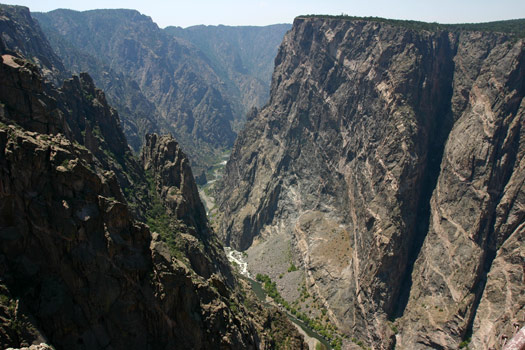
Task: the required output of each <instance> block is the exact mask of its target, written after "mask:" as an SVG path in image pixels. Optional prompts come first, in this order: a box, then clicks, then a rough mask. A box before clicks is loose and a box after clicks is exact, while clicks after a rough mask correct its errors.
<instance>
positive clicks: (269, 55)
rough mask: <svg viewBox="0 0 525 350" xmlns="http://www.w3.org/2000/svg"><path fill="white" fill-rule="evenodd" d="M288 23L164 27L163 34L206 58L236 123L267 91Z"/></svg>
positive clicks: (242, 120)
mask: <svg viewBox="0 0 525 350" xmlns="http://www.w3.org/2000/svg"><path fill="white" fill-rule="evenodd" d="M290 28H291V24H274V25H270V26H264V27H252V26H235V27H230V26H224V25H220V26H205V25H198V26H193V27H188V28H180V27H166V28H165V29H164V30H165V31H166V33H169V34H172V35H174V36H176V37H178V38H181V39H185V40H187V41H189V42H190V43H192V44H193V45H195V46H196V47H197V48H199V50H201V51H202V52H203V53H204V54H205V55H206V57H208V58H209V61H210V64H211V66H212V67H213V69H214V70H215V72H216V73H217V74H218V75H219V76H220V77H221V79H222V81H223V82H224V83H225V84H226V86H227V92H228V94H227V98H228V100H229V101H230V103H231V104H232V106H233V109H234V111H235V115H236V122H237V123H236V124H237V125H238V126H241V124H242V122H244V116H245V115H246V114H247V113H248V111H249V110H250V109H251V108H253V107H257V108H259V107H261V106H263V105H264V104H265V103H266V102H267V101H268V97H269V92H270V82H271V78H272V72H273V66H274V64H273V63H274V62H273V61H274V59H275V56H276V55H277V49H278V48H279V44H280V43H281V41H282V40H283V36H284V34H285V33H286V32H287V31H288V30H289V29H290Z"/></svg>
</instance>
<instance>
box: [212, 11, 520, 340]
mask: <svg viewBox="0 0 525 350" xmlns="http://www.w3.org/2000/svg"><path fill="white" fill-rule="evenodd" d="M472 29H476V28H474V27H472ZM478 29H479V28H478ZM275 65H276V66H275V71H274V74H273V80H272V89H271V94H270V102H269V104H268V105H267V106H266V107H265V108H263V109H262V110H261V111H260V112H259V113H258V114H257V116H255V117H254V118H253V119H251V120H249V121H248V123H247V124H246V126H245V129H244V130H243V132H242V133H240V135H239V137H238V139H237V141H236V143H235V146H234V149H233V151H232V154H231V158H230V160H229V162H228V164H227V166H226V174H225V176H224V179H223V182H222V184H221V189H220V193H219V205H220V211H221V212H222V219H221V223H220V225H221V227H220V231H219V234H220V235H221V238H223V240H224V242H225V243H226V244H227V245H231V246H233V247H235V248H237V249H242V250H245V249H248V248H250V247H251V248H250V249H249V250H248V255H249V256H250V257H252V256H255V255H258V257H259V258H260V259H259V260H257V259H255V260H254V261H258V263H257V264H256V266H255V265H252V266H251V267H252V269H254V270H257V271H260V272H264V273H268V274H270V275H272V276H273V277H272V278H274V280H276V281H277V284H278V285H279V279H280V278H281V277H282V275H283V274H286V267H287V266H286V267H284V270H283V271H275V266H273V267H271V266H269V265H271V264H269V262H268V263H267V264H265V263H261V261H263V262H264V256H272V255H271V252H272V251H275V250H276V249H281V250H282V254H281V255H283V254H290V255H291V258H290V259H291V261H292V262H295V263H296V264H300V265H301V267H302V269H301V270H302V271H303V274H304V281H305V284H306V287H307V289H308V291H309V292H310V293H311V294H314V295H315V296H316V299H317V300H318V302H319V303H320V304H321V305H323V307H325V308H326V309H327V315H328V316H329V317H330V319H331V320H332V321H333V322H334V323H335V324H336V325H337V326H338V328H339V329H340V330H341V331H342V332H344V333H346V334H348V335H349V336H350V337H354V340H356V341H358V342H361V344H368V346H370V347H372V348H374V349H383V348H386V349H388V348H393V347H394V346H396V348H401V349H456V348H458V346H459V344H460V343H461V342H467V341H468V338H469V337H470V335H471V334H472V342H473V344H477V346H480V348H483V349H485V348H488V347H490V346H493V344H494V341H495V340H496V339H497V338H498V336H500V332H501V331H502V330H504V329H506V327H512V323H513V322H516V321H520V320H521V321H522V319H523V306H524V294H523V293H524V292H523V288H522V283H523V278H524V271H523V269H522V268H520V267H519V266H523V263H524V259H525V258H524V256H525V251H524V246H523V243H522V242H523V236H524V233H525V231H524V227H525V226H524V225H525V223H524V220H525V210H524V201H525V198H524V196H523V193H524V188H523V186H524V181H523V178H524V176H525V169H524V168H523V166H524V163H523V159H524V157H523V155H524V153H523V152H524V148H525V142H524V141H525V139H524V137H525V130H524V128H523V125H524V122H525V113H524V111H525V110H524V107H525V102H524V101H525V99H524V96H525V85H524V81H525V79H524V78H525V42H524V40H523V39H517V38H516V37H513V36H512V35H511V34H502V33H495V32H483V31H466V30H459V29H458V28H456V27H452V26H451V27H446V26H437V27H435V28H434V27H433V25H426V24H421V23H418V24H417V25H415V24H414V23H406V22H395V21H386V20H377V19H373V20H363V19H345V18H342V19H335V18H316V17H311V18H310V17H299V18H297V19H296V20H295V22H294V25H293V28H292V30H291V31H290V32H289V33H288V34H287V35H286V36H285V39H284V41H283V43H282V45H281V48H280V50H279V53H278V55H277V58H276V60H275ZM287 242H291V244H290V246H289V247H288V246H286V247H284V248H283V247H282V246H283V245H286V244H288V243H287ZM276 247H277V248H276ZM279 247H281V248H279ZM281 268H282V267H281ZM279 274H281V275H280V277H279V278H277V275H279ZM285 279H286V278H285ZM285 279H283V281H284V280H285ZM503 283H504V286H502V284H503ZM280 288H281V289H283V288H284V289H286V288H287V287H286V286H285V285H281V286H280ZM499 288H504V290H503V291H501V290H499ZM491 344H492V345H491Z"/></svg>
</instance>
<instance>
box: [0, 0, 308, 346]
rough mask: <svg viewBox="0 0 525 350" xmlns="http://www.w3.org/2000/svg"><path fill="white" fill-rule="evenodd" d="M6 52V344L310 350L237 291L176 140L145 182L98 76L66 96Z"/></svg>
mask: <svg viewBox="0 0 525 350" xmlns="http://www.w3.org/2000/svg"><path fill="white" fill-rule="evenodd" d="M15 10H17V11H18V10H19V8H15ZM9 11H11V10H9V9H8V11H7V12H5V13H4V15H5V16H6V18H8V19H9V20H12V21H16V17H13V16H11V14H10V12H9ZM25 11H27V9H25ZM3 20H5V19H4V18H3ZM10 37H14V36H13V35H10ZM9 46H11V44H10V45H9ZM7 47H8V45H7V44H6V43H5V42H4V41H3V39H0V49H1V52H0V54H1V55H2V56H1V59H0V80H1V81H2V84H1V85H0V347H1V348H30V349H48V348H50V347H51V346H52V347H53V348H56V349H179V348H180V349H189V348H191V349H210V348H216V347H219V348H225V349H240V348H246V349H257V348H267V347H271V346H275V341H276V339H279V340H280V341H282V342H283V343H288V344H292V345H293V346H294V347H295V348H298V349H301V348H303V346H304V344H303V341H302V337H301V336H300V335H299V334H298V333H297V332H295V330H294V329H293V328H291V325H290V324H289V323H288V321H287V320H286V318H285V316H284V315H283V314H282V313H279V312H277V313H276V314H275V315H271V314H270V312H269V311H266V310H262V309H261V306H260V305H258V304H257V303H255V302H254V301H253V300H252V299H251V298H250V296H249V295H248V296H247V295H245V293H243V292H242V291H241V289H240V287H239V284H238V281H237V280H236V279H235V277H234V276H233V274H232V271H231V270H230V267H229V265H228V264H227V261H226V257H225V255H224V252H223V251H222V248H221V246H220V244H218V241H217V238H216V237H215V235H214V233H213V232H212V231H210V230H209V229H208V224H207V222H206V221H205V216H204V217H202V213H201V211H199V210H201V208H202V204H201V203H200V202H199V201H198V195H197V193H196V192H192V191H193V190H195V183H194V181H193V179H192V178H191V170H190V168H189V167H188V166H187V164H188V160H187V159H186V158H185V157H184V155H183V154H182V153H180V152H172V150H173V149H174V148H173V144H174V142H173V140H172V139H170V138H165V137H158V136H151V137H150V138H149V139H150V140H153V139H155V140H162V142H160V143H158V144H157V145H161V144H162V145H164V146H166V147H158V148H155V146H154V145H153V144H152V143H150V151H149V153H147V154H148V155H149V156H150V157H151V158H148V157H144V158H145V159H149V160H150V161H148V162H146V164H148V165H147V167H148V169H150V171H148V172H146V171H145V170H144V169H143V167H142V165H141V164H139V163H138V162H137V161H136V160H135V158H134V157H133V156H132V155H131V152H130V150H129V147H128V146H127V144H126V140H125V137H124V134H123V132H122V129H121V128H120V123H119V119H118V114H117V113H116V112H115V110H113V109H112V108H111V107H110V106H109V105H108V104H107V102H106V99H105V95H104V93H103V92H102V91H101V90H99V89H97V88H96V87H95V86H94V84H93V81H92V80H91V78H90V76H89V75H87V74H82V75H80V76H74V77H73V78H71V79H69V80H67V81H65V82H64V84H63V86H62V88H60V89H57V88H56V86H54V85H51V84H48V83H46V82H45V81H44V78H43V77H42V75H41V73H40V71H39V69H38V67H37V66H35V65H34V64H32V63H30V62H29V61H28V60H27V59H25V58H23V57H21V54H16V55H14V52H13V51H11V50H9V49H7ZM175 149H177V147H176V145H175ZM161 161H165V162H166V164H161ZM173 164H176V165H177V166H173ZM166 172H167V173H169V174H168V175H170V176H171V177H170V176H168V177H167V178H166V179H163V178H162V179H161V175H166V174H165V173H166ZM177 172H179V173H177ZM151 177H152V178H153V179H151ZM176 178H178V179H183V180H184V181H183V182H177V181H176V180H175V179H176ZM163 186H167V187H168V188H169V189H170V190H171V189H175V190H176V191H175V193H171V192H168V194H167V195H166V196H165V193H163V192H162V189H163ZM157 189H158V190H159V192H160V193H157ZM172 201H173V203H176V204H173V203H172ZM166 208H167V209H166ZM192 210H196V212H195V213H193V212H191V211H192ZM167 212H170V214H171V215H170V216H168V215H167ZM201 218H204V221H200V219H201ZM138 219H141V220H144V221H147V223H148V225H149V226H151V227H152V228H155V231H156V232H152V231H150V228H149V227H148V226H147V225H145V224H144V223H142V222H140V221H139V220H138ZM157 228H158V230H157Z"/></svg>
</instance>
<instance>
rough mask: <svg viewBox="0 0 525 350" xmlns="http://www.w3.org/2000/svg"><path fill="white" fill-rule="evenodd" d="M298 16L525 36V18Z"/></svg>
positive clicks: (433, 29)
mask: <svg viewBox="0 0 525 350" xmlns="http://www.w3.org/2000/svg"><path fill="white" fill-rule="evenodd" d="M298 18H326V19H342V20H347V21H358V20H364V21H371V22H380V23H387V24H390V25H393V26H397V27H404V28H409V29H414V30H427V31H432V32H435V31H440V30H446V31H451V32H458V31H481V32H497V33H506V34H509V35H511V36H515V37H518V38H525V19H513V20H508V21H495V22H486V23H459V24H441V23H435V22H433V23H428V22H419V21H409V20H398V19H387V18H380V17H356V16H347V15H340V16H329V15H305V16H299V17H298Z"/></svg>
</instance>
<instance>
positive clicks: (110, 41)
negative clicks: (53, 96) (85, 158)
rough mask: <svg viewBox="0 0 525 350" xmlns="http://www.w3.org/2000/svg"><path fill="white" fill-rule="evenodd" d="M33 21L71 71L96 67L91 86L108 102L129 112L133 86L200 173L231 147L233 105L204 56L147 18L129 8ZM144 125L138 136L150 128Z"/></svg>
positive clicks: (56, 15)
mask: <svg viewBox="0 0 525 350" xmlns="http://www.w3.org/2000/svg"><path fill="white" fill-rule="evenodd" d="M35 16H36V18H37V19H38V21H39V22H40V24H41V26H42V27H43V28H44V30H45V31H46V33H49V36H50V37H51V38H52V39H53V40H52V42H53V43H56V44H55V46H56V47H57V51H59V52H60V53H61V55H63V56H64V57H66V59H65V62H66V63H70V69H71V70H75V69H78V68H80V69H82V70H87V69H89V70H91V69H94V71H96V72H97V73H96V77H97V78H98V79H97V82H99V84H101V86H102V87H103V88H104V89H107V90H108V91H109V93H111V94H112V96H113V98H112V100H114V101H118V103H119V105H121V106H123V107H126V108H128V109H130V110H132V109H133V107H132V106H131V103H132V102H133V100H130V99H129V98H130V97H131V96H129V94H128V93H127V92H128V91H131V90H132V89H131V88H132V87H133V83H135V84H136V88H138V89H140V94H142V96H143V97H145V98H146V99H147V101H149V102H150V103H151V104H152V106H146V104H143V106H144V108H146V107H148V108H149V109H145V111H147V110H150V111H151V113H154V114H158V115H156V116H155V120H156V122H155V123H156V124H157V127H158V128H159V129H160V130H161V131H169V132H171V133H172V134H173V135H174V136H175V137H176V139H177V140H178V141H179V142H180V143H181V145H182V146H183V148H184V150H185V151H186V152H187V153H188V154H189V155H190V158H191V159H192V161H193V162H194V165H196V167H197V172H198V173H200V172H201V170H202V168H203V167H206V166H207V165H208V162H209V161H210V160H209V159H208V158H213V155H214V152H220V150H221V149H222V148H223V147H231V146H232V144H233V142H234V139H235V133H234V132H233V131H232V128H231V124H232V123H233V121H234V114H233V110H232V106H231V104H230V103H229V102H228V100H227V98H226V97H225V96H226V92H225V91H224V88H223V87H222V84H221V80H220V78H219V77H218V76H217V74H216V73H215V72H214V70H213V68H212V67H211V66H210V64H209V63H208V62H207V58H206V57H205V56H204V54H203V53H201V52H200V51H199V50H197V49H196V48H195V47H194V46H192V45H191V44H189V43H187V42H186V41H183V40H180V39H177V38H175V37H173V36H171V35H168V34H167V33H165V32H164V31H163V30H161V29H160V28H158V27H157V25H156V24H155V23H153V21H152V20H151V18H149V17H147V16H144V15H141V14H140V13H138V12H137V11H133V10H95V11H86V12H76V11H69V10H56V11H52V12H49V13H40V14H36V15H35ZM70 46H72V47H73V48H74V50H76V51H77V53H75V52H74V51H70V50H69V47H70ZM79 54H80V57H79ZM82 55H85V56H91V58H90V59H84V56H82ZM95 62H100V65H98V66H97V64H96V63H95ZM104 74H106V75H110V76H109V77H105V76H104ZM112 76H113V77H114V76H119V77H120V78H121V79H122V80H123V81H122V82H121V83H120V85H125V86H124V88H125V89H121V88H118V89H115V84H118V81H117V80H115V79H113V78H112ZM108 78H109V79H108ZM128 85H129V86H128ZM122 90H123V91H122ZM122 92H123V94H122V95H121V93H122ZM136 93H137V95H140V94H139V92H138V91H136ZM150 107H151V108H150ZM130 118H133V116H132V115H130ZM143 123H144V121H137V122H135V124H138V125H139V126H140V125H142V124H143ZM146 126H147V125H145V126H144V127H140V130H139V133H140V132H144V133H146V132H151V131H154V130H155V129H154V126H152V128H153V130H152V128H149V127H146ZM130 128H132V127H130ZM139 136H140V137H143V135H139Z"/></svg>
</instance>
